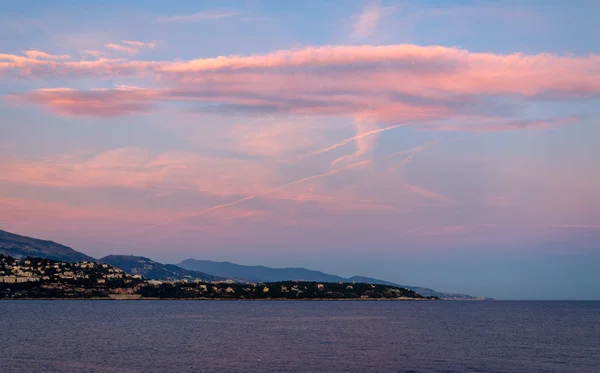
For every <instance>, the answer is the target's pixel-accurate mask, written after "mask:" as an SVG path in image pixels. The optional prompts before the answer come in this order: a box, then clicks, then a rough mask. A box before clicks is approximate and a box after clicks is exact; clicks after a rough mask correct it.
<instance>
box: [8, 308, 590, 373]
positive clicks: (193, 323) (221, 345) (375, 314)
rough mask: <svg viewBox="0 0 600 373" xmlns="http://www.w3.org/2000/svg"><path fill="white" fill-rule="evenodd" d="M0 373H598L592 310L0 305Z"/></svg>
mask: <svg viewBox="0 0 600 373" xmlns="http://www.w3.org/2000/svg"><path fill="white" fill-rule="evenodd" d="M0 372H2V373H12V372H15V373H16V372H19V373H21V372H23V373H26V372H36V373H38V372H77V373H81V372H223V373H227V372H232V373H233V372H236V373H237V372H239V373H243V372H264V373H275V372H307V373H318V372H374V373H384V372H402V373H409V372H410V373H417V372H444V373H451V372H452V373H454V372H494V373H500V372H502V373H517V372H519V373H534V372H578V373H585V372H590V373H599V372H600V302H525V301H510V302H509V301H150V300H148V301H102V300H92V301H84V300H73V301H70V300H40V301H34V300H30V301H0Z"/></svg>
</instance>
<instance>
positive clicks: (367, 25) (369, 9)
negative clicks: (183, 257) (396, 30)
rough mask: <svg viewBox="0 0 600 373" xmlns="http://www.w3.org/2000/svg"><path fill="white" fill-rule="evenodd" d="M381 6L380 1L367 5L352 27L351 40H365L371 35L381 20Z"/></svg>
mask: <svg viewBox="0 0 600 373" xmlns="http://www.w3.org/2000/svg"><path fill="white" fill-rule="evenodd" d="M381 12H382V9H381V5H380V4H379V1H374V2H371V3H369V4H367V5H366V6H365V7H364V9H363V10H362V12H361V13H360V14H359V15H358V16H357V17H356V22H355V23H354V25H353V27H352V33H351V34H350V37H351V38H364V37H367V36H369V35H370V34H371V32H372V31H373V29H374V28H375V27H377V23H378V22H379V19H380V18H381Z"/></svg>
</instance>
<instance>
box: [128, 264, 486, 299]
mask: <svg viewBox="0 0 600 373" xmlns="http://www.w3.org/2000/svg"><path fill="white" fill-rule="evenodd" d="M178 266H180V267H182V268H185V269H189V270H195V271H201V272H204V273H207V274H211V275H213V276H219V277H223V278H229V279H233V280H236V281H245V282H275V281H290V280H296V281H318V282H356V283H368V284H379V285H387V286H398V287H401V288H406V289H410V290H413V291H415V292H417V293H418V294H421V295H423V296H425V297H439V298H440V299H452V300H483V299H484V298H480V297H474V296H471V295H467V294H457V293H444V292H438V291H435V290H433V289H429V288H423V287H419V286H407V285H398V284H396V283H393V282H389V281H384V280H379V279H376V278H370V277H363V276H353V277H350V278H344V277H340V276H336V275H330V274H327V273H323V272H319V271H312V270H310V269H306V268H270V267H265V266H245V265H240V264H235V263H230V262H213V261H210V260H196V259H186V260H184V261H182V262H181V263H179V264H178ZM117 267H118V266H117Z"/></svg>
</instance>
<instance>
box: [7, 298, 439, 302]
mask: <svg viewBox="0 0 600 373" xmlns="http://www.w3.org/2000/svg"><path fill="white" fill-rule="evenodd" d="M21 300H23V301H32V300H75V301H83V300H106V301H176V300H183V301H229V302H231V301H242V302H247V301H261V302H262V301H278V302H281V301H285V302H297V301H300V302H305V301H317V302H327V301H336V302H339V301H352V302H356V301H358V302H377V301H438V300H440V299H427V298H371V299H361V298H303V299H289V298H266V299H258V298H255V299H249V298H245V299H241V298H142V297H139V298H135V297H123V298H111V297H109V298H17V299H9V298H3V299H0V302H1V301H21Z"/></svg>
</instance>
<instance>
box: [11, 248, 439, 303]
mask: <svg viewBox="0 0 600 373" xmlns="http://www.w3.org/2000/svg"><path fill="white" fill-rule="evenodd" d="M40 298H42V299H43V298H66V299H290V300H291V299H297V300H300V299H398V300H400V299H406V300H408V299H410V300H425V299H434V298H433V297H430V298H426V297H423V296H421V295H419V294H417V293H415V292H414V291H412V290H409V289H404V288H399V287H393V286H387V285H375V284H365V283H344V282H337V283H331V282H326V283H317V282H307V281H280V282H271V283H241V282H234V281H214V282H203V281H201V280H196V281H188V280H181V281H159V280H148V279H145V278H143V277H142V276H141V275H139V274H136V275H131V274H127V273H125V272H124V271H123V270H121V269H119V268H115V267H113V266H111V265H109V264H105V263H97V262H87V261H84V262H79V263H68V262H60V261H54V260H50V259H41V258H30V257H26V258H22V259H15V258H12V257H10V256H6V255H2V254H0V299H40Z"/></svg>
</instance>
